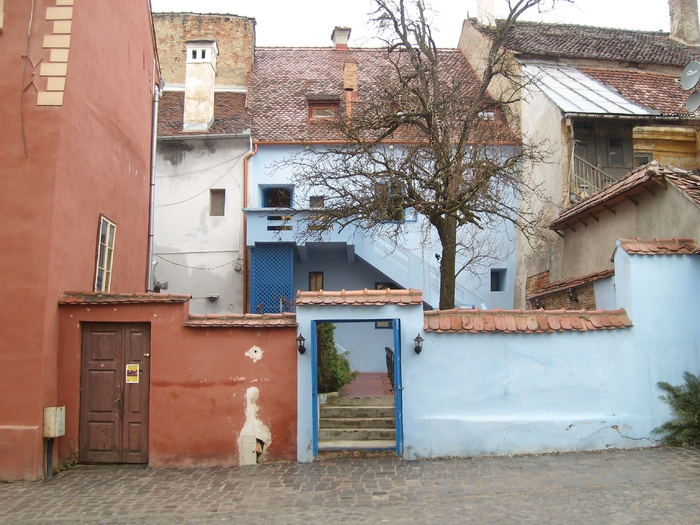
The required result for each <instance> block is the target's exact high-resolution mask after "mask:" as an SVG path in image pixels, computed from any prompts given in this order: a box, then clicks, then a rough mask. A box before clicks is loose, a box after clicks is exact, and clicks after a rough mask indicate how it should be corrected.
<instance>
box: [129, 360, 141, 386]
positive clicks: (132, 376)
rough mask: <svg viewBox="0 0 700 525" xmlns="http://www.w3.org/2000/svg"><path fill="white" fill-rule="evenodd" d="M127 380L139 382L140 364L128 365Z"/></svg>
mask: <svg viewBox="0 0 700 525" xmlns="http://www.w3.org/2000/svg"><path fill="white" fill-rule="evenodd" d="M126 382H127V383H138V382H139V365H138V364H128V365H126Z"/></svg>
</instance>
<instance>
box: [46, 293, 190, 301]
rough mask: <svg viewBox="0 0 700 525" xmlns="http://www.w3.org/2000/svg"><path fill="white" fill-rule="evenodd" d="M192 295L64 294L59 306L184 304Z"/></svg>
mask: <svg viewBox="0 0 700 525" xmlns="http://www.w3.org/2000/svg"><path fill="white" fill-rule="evenodd" d="M191 298H192V296H191V295H182V294H174V293H169V294H164V293H100V292H63V295H62V296H61V298H60V299H59V300H58V304H141V303H184V302H187V301H189V300H190V299H191Z"/></svg>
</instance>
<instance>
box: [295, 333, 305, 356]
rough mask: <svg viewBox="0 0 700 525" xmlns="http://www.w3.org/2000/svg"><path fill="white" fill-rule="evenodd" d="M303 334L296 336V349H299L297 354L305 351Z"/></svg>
mask: <svg viewBox="0 0 700 525" xmlns="http://www.w3.org/2000/svg"><path fill="white" fill-rule="evenodd" d="M304 341H306V339H304V336H303V335H301V334H299V337H297V350H299V355H302V354H303V353H304V352H306V347H305V346H304Z"/></svg>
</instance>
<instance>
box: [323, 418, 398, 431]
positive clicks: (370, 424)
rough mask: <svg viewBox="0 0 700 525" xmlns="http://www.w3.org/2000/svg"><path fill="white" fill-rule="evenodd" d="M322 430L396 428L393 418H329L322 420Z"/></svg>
mask: <svg viewBox="0 0 700 525" xmlns="http://www.w3.org/2000/svg"><path fill="white" fill-rule="evenodd" d="M319 427H320V428H355V429H359V428H396V420H395V419H394V418H393V417H328V418H321V421H320V422H319Z"/></svg>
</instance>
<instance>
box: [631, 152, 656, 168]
mask: <svg viewBox="0 0 700 525" xmlns="http://www.w3.org/2000/svg"><path fill="white" fill-rule="evenodd" d="M653 159H654V156H653V155H652V154H651V153H642V152H641V151H638V152H636V153H635V154H634V161H635V162H636V163H637V166H644V165H645V164H649V163H650V162H651V161H652V160H653Z"/></svg>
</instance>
